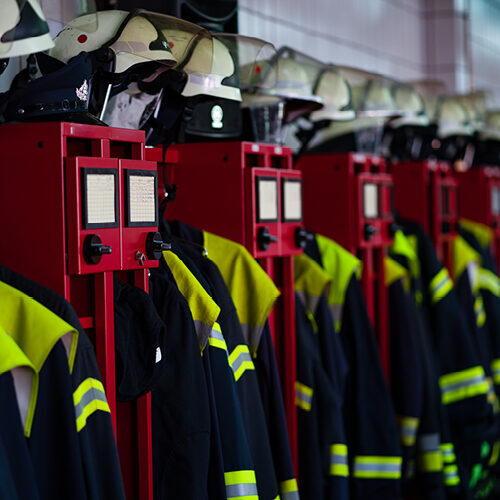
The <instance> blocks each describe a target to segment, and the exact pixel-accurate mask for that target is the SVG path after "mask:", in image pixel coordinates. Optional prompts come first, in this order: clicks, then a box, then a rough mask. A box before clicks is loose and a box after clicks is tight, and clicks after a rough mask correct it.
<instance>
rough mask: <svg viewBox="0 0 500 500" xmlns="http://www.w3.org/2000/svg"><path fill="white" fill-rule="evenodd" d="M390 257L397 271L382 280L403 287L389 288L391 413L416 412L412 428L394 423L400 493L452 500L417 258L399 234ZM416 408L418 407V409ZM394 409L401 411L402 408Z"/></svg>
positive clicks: (454, 474)
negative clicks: (402, 464)
mask: <svg viewBox="0 0 500 500" xmlns="http://www.w3.org/2000/svg"><path fill="white" fill-rule="evenodd" d="M390 254H391V256H392V257H391V260H392V259H395V260H397V262H398V263H399V264H400V269H399V270H398V268H394V267H393V270H392V272H391V271H390V270H388V272H386V279H388V283H390V282H392V281H393V280H394V279H397V277H398V275H399V276H401V278H400V279H399V281H400V283H401V281H402V284H403V287H402V288H401V289H400V290H399V294H398V290H397V288H396V287H395V286H394V285H389V307H390V310H391V315H390V321H391V361H392V366H391V380H392V388H393V390H392V392H393V398H394V401H395V403H394V404H395V407H396V411H398V410H399V408H406V409H407V410H406V411H408V412H409V411H411V410H408V409H413V411H417V412H418V413H419V418H418V425H417V426H416V427H417V428H414V426H412V425H408V426H406V427H405V426H404V425H402V424H403V422H404V421H399V422H398V424H399V426H400V440H401V442H402V445H403V453H406V457H408V456H409V460H408V462H407V468H406V471H405V472H406V476H405V478H406V481H405V484H404V490H405V493H409V494H412V493H415V494H418V495H419V497H420V498H426V499H430V500H433V499H435V500H443V499H445V498H446V497H447V494H448V495H450V498H454V496H453V495H455V494H458V493H460V478H459V476H458V469H457V465H456V458H455V453H454V447H453V444H452V443H451V437H450V430H449V424H448V423H447V420H446V418H447V417H446V415H445V413H444V407H443V405H442V403H441V394H440V389H439V385H438V372H437V365H436V361H435V360H436V356H435V349H434V345H433V342H432V338H431V336H430V326H429V322H428V319H427V316H426V311H425V310H424V309H423V308H422V307H421V306H419V305H418V304H417V300H416V296H415V294H414V293H412V292H413V290H412V289H411V287H412V284H413V278H414V277H415V276H418V275H419V269H420V267H419V266H420V264H419V261H418V255H417V253H416V251H415V250H414V248H413V246H412V245H411V243H410V242H409V241H408V240H407V239H406V237H405V236H404V234H403V233H402V231H397V232H396V234H395V236H394V242H393V245H392V247H391V248H390ZM401 269H403V273H401ZM408 290H410V293H408ZM398 303H399V304H401V309H400V310H399V311H398V312H396V315H393V312H392V309H393V308H394V307H397V305H398ZM395 317H396V318H399V321H400V322H399V324H400V327H401V328H402V327H403V326H405V328H406V329H408V331H409V335H408V346H407V345H406V342H405V339H406V336H405V335H406V334H405V333H404V332H403V335H402V334H401V331H400V332H393V329H394V327H395V326H396V325H394V324H393V321H394V318H395ZM399 357H401V359H403V360H404V359H406V358H408V357H409V358H410V359H412V360H413V361H412V362H411V364H413V365H414V366H413V369H406V366H405V365H404V364H403V363H401V362H400V359H398V358H399ZM398 375H399V376H403V377H405V383H407V384H408V386H409V387H410V389H411V390H408V391H407V392H405V391H404V386H403V385H404V384H402V383H400V382H399V381H397V380H396V379H397V377H398ZM419 388H421V389H419ZM414 391H415V392H416V394H417V395H420V397H419V398H418V396H417V399H418V405H415V404H414V403H413V401H411V399H412V398H413V392H414ZM408 399H410V401H408ZM416 408H420V411H418V410H416ZM399 411H401V412H402V413H403V410H399ZM409 423H411V420H410V421H409ZM410 436H411V437H410ZM412 443H413V445H412ZM406 457H405V458H406Z"/></svg>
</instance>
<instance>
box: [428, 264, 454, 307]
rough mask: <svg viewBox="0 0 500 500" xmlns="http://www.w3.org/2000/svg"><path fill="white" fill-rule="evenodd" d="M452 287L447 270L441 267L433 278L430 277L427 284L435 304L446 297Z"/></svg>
mask: <svg viewBox="0 0 500 500" xmlns="http://www.w3.org/2000/svg"><path fill="white" fill-rule="evenodd" d="M452 289H453V282H452V281H451V278H450V275H449V274H448V271H447V270H446V269H445V268H443V269H441V271H439V272H438V273H437V274H436V276H434V278H432V280H431V282H430V285H429V292H430V294H431V300H432V303H433V304H436V303H437V302H439V301H440V300H441V299H443V298H444V297H446V295H448V294H449V293H450V291H451V290H452Z"/></svg>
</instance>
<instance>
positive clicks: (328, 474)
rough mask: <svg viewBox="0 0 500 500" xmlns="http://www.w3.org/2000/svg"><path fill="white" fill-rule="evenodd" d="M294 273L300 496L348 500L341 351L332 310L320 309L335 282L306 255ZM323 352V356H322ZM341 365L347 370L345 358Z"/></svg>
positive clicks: (299, 259) (300, 257)
mask: <svg viewBox="0 0 500 500" xmlns="http://www.w3.org/2000/svg"><path fill="white" fill-rule="evenodd" d="M294 273H295V280H294V282H295V283H294V284H295V293H296V326H297V330H296V331H297V382H296V405H297V408H298V422H299V428H298V432H299V483H300V488H301V495H302V498H317V499H321V498H325V499H329V498H331V499H339V500H341V499H348V498H349V491H348V476H349V466H348V459H347V457H348V450H347V443H346V438H345V432H344V425H343V420H342V417H343V416H342V399H343V383H344V381H343V380H337V378H338V374H339V373H342V367H338V366H335V365H336V364H337V359H336V358H335V355H336V354H338V353H337V352H336V350H335V347H333V346H332V345H331V344H334V343H335V342H336V341H338V340H339V339H337V337H338V335H337V333H336V332H335V327H334V324H333V319H332V318H331V315H330V311H329V309H328V308H327V307H325V308H320V307H319V306H320V303H321V302H322V300H323V302H325V300H324V297H325V292H326V291H328V287H329V286H330V284H331V278H330V277H329V276H328V275H327V274H326V273H325V272H324V271H323V270H322V269H321V267H320V266H319V265H318V264H317V263H316V262H315V261H314V260H313V259H311V258H310V257H308V256H306V255H298V256H295V257H294ZM324 315H326V316H328V317H329V318H328V317H327V318H325V317H323V316H324ZM320 339H321V340H322V341H321V340H320ZM325 351H326V352H325ZM321 352H324V353H325V355H324V356H323V357H322V355H321ZM339 362H340V363H342V362H343V363H344V364H343V367H345V361H344V360H343V359H339ZM328 364H329V365H328ZM332 365H333V366H332ZM327 367H328V370H327V369H326V368H327Z"/></svg>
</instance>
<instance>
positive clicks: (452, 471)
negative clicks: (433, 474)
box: [443, 465, 460, 486]
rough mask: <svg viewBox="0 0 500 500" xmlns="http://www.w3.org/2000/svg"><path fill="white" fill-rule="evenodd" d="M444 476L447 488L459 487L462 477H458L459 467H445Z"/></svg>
mask: <svg viewBox="0 0 500 500" xmlns="http://www.w3.org/2000/svg"><path fill="white" fill-rule="evenodd" d="M443 475H444V484H445V485H446V486H457V485H458V484H460V476H459V475H458V467H457V466H456V465H445V467H444V469H443Z"/></svg>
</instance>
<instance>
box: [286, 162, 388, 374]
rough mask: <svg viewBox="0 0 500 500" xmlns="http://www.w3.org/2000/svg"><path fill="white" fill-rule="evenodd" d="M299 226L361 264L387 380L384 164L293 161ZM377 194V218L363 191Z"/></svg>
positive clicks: (386, 229) (386, 203) (386, 180)
mask: <svg viewBox="0 0 500 500" xmlns="http://www.w3.org/2000/svg"><path fill="white" fill-rule="evenodd" d="M295 168H297V169H298V170H300V171H301V172H302V179H303V199H304V223H305V225H306V227H307V228H308V229H310V230H311V231H314V232H316V233H320V234H323V235H325V236H327V237H329V238H331V239H333V240H335V241H336V242H337V243H339V244H340V245H342V246H343V247H344V248H345V249H347V250H348V251H350V252H351V253H352V254H354V255H357V256H358V257H359V258H360V259H361V261H362V263H363V274H362V278H361V284H362V287H363V292H364V295H365V299H366V304H367V308H368V313H369V316H370V319H371V321H372V324H373V326H374V328H375V331H376V333H377V337H378V343H379V349H380V358H381V361H382V367H383V369H384V373H385V375H386V379H387V380H388V381H389V380H390V358H389V354H390V353H389V318H388V300H387V289H386V286H385V266H384V259H385V256H386V255H387V248H388V247H389V246H390V245H391V244H392V233H391V231H392V227H393V226H392V225H393V216H392V207H391V196H392V195H391V189H392V178H391V175H390V174H388V173H387V170H386V163H385V160H384V159H383V158H381V157H379V156H375V155H368V154H360V153H339V154H314V155H313V154H311V155H307V154H306V155H303V156H301V157H300V158H299V160H298V162H297V164H296V166H295ZM366 185H372V186H374V187H375V191H376V192H377V193H378V194H377V196H376V201H377V210H376V212H377V214H376V216H375V217H367V214H366V213H365V211H364V203H365V201H367V200H365V195H364V186H366Z"/></svg>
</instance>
